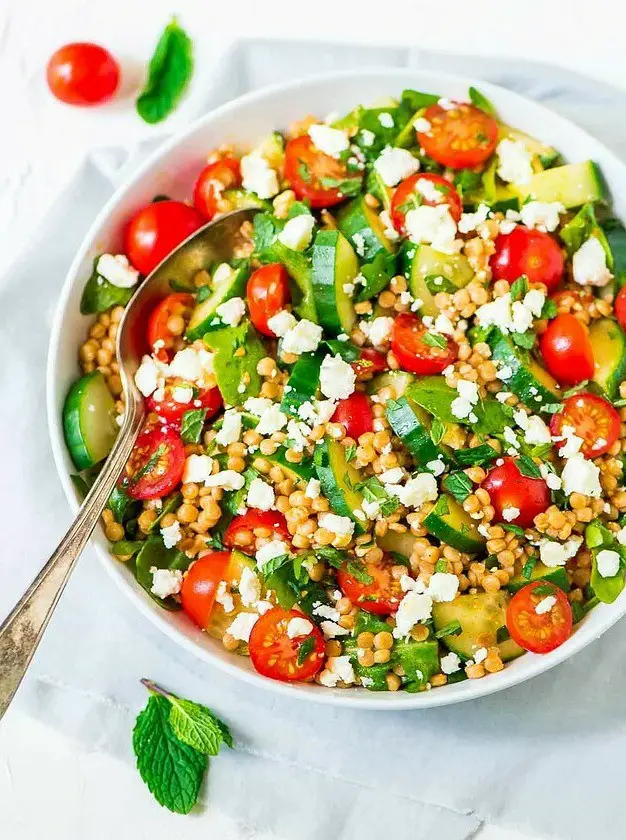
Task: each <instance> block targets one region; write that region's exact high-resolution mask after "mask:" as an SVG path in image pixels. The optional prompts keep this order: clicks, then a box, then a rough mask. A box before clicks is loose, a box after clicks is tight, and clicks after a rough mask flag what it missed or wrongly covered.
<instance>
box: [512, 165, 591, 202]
mask: <svg viewBox="0 0 626 840" xmlns="http://www.w3.org/2000/svg"><path fill="white" fill-rule="evenodd" d="M512 187H513V190H514V191H515V192H516V193H517V194H518V195H519V196H520V198H521V199H526V198H533V199H534V200H535V201H560V202H561V204H563V205H564V206H565V207H567V208H571V207H580V206H581V205H583V204H586V203H587V202H588V201H605V200H606V198H607V192H606V187H605V184H604V179H603V177H602V174H601V172H600V169H599V168H598V166H597V164H595V163H594V162H593V161H592V160H586V161H583V162H581V163H568V164H566V165H565V166H555V167H554V168H553V169H546V170H545V172H538V173H537V174H536V175H533V176H532V177H531V178H530V179H529V180H528V182H527V183H525V184H513V185H512Z"/></svg>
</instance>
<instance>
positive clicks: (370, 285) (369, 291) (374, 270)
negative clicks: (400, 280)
mask: <svg viewBox="0 0 626 840" xmlns="http://www.w3.org/2000/svg"><path fill="white" fill-rule="evenodd" d="M396 263H397V259H396V255H395V254H390V253H387V252H385V251H381V252H380V253H378V254H376V256H375V257H374V259H373V260H372V261H371V262H369V263H365V264H364V265H362V266H361V274H362V276H363V277H364V278H365V285H364V286H361V287H360V291H359V292H358V294H357V295H356V298H355V300H356V302H357V303H362V302H363V301H364V300H369V299H370V298H373V297H376V296H377V295H379V294H380V293H381V292H382V291H383V290H384V289H386V288H387V286H388V285H389V282H390V280H391V278H392V277H394V276H395V275H396V273H397V272H396ZM357 288H359V287H357Z"/></svg>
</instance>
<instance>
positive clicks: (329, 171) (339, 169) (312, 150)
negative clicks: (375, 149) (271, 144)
mask: <svg viewBox="0 0 626 840" xmlns="http://www.w3.org/2000/svg"><path fill="white" fill-rule="evenodd" d="M362 177H363V176H362V174H361V173H360V172H359V173H350V172H348V170H347V169H346V166H345V165H344V164H343V163H342V162H341V161H339V160H337V159H336V158H333V157H330V155H326V154H324V152H320V150H319V149H317V148H316V147H315V145H314V144H313V141H312V140H311V138H310V137H309V136H308V134H303V135H301V136H300V137H294V138H293V140H290V141H289V142H288V143H287V146H286V148H285V178H286V179H287V181H289V183H290V184H291V187H292V189H293V191H294V192H295V194H296V195H297V196H298V198H299V199H306V200H308V202H309V203H310V205H311V207H332V206H333V205H334V204H339V203H340V202H341V201H343V200H344V198H345V196H344V194H343V193H342V191H341V189H340V186H339V185H340V184H341V183H342V182H343V181H356V182H360V181H361V180H362Z"/></svg>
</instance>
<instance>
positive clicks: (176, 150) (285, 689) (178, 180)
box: [47, 69, 626, 710]
mask: <svg viewBox="0 0 626 840" xmlns="http://www.w3.org/2000/svg"><path fill="white" fill-rule="evenodd" d="M470 84H474V85H476V86H477V87H478V88H479V89H480V90H482V91H484V92H485V94H486V95H487V96H488V97H489V98H490V99H491V100H492V102H493V103H494V104H495V106H496V108H497V110H498V113H499V115H500V116H501V118H502V119H503V120H504V121H505V122H507V123H509V124H510V125H513V126H515V127H517V128H520V129H522V130H523V131H525V132H527V133H529V134H531V135H534V136H536V137H538V138H540V139H541V140H542V141H545V142H546V143H549V144H551V145H553V146H555V147H556V148H557V149H559V150H560V151H561V152H562V154H563V155H564V157H565V158H566V159H567V160H570V161H579V160H585V159H587V158H591V159H593V160H595V161H596V162H597V163H599V164H600V167H601V169H602V173H603V175H604V177H605V178H606V180H607V182H608V184H609V186H610V188H611V191H612V194H613V202H614V207H615V211H616V213H617V215H619V216H621V217H622V218H626V167H624V165H623V164H622V163H621V162H620V161H619V160H618V158H617V157H616V156H615V155H614V154H612V153H611V152H610V151H609V150H608V149H606V148H605V147H604V146H603V145H602V144H601V143H599V142H598V141H597V140H596V139H594V138H593V137H591V136H590V135H589V134H587V133H586V132H585V131H583V130H582V129H580V128H578V127H577V126H575V125H573V124H572V123H570V122H568V121H567V120H565V119H563V118H562V117H559V116H557V115H556V114H554V113H552V112H551V111H549V110H547V109H546V108H543V107H542V106H540V105H537V104H536V103H535V102H531V101H529V100H527V99H525V98H523V97H521V96H519V95H517V94H514V93H511V92H510V91H508V90H505V89H503V88H500V87H497V86H494V85H491V84H487V83H486V82H480V81H476V80H472V79H466V78H460V77H456V76H448V75H445V74H443V73H430V72H420V71H410V70H397V69H387V70H386V69H378V70H371V71H358V72H348V73H333V74H332V75H326V76H321V77H316V78H311V79H307V80H305V81H301V82H292V83H290V84H287V85H278V86H275V87H272V88H267V89H265V90H262V91H258V92H255V93H252V94H248V95H246V96H243V97H241V98H239V99H236V100H234V101H233V102H229V103H228V104H226V105H223V106H222V107H220V108H218V109H217V110H215V111H213V112H212V113H210V114H207V115H206V116H205V117H203V118H202V119H201V120H199V121H198V122H196V123H194V124H193V125H192V126H191V127H190V128H189V129H188V130H187V131H185V132H184V133H182V134H179V135H178V136H176V137H174V138H173V139H172V140H170V141H169V142H167V143H165V144H164V145H163V146H162V148H161V149H160V150H159V151H158V152H157V153H156V154H155V155H153V156H152V157H151V158H150V159H149V160H148V161H147V162H146V163H145V164H144V165H143V166H142V167H141V168H140V169H139V170H138V172H136V173H135V175H134V177H133V178H131V179H130V180H129V181H128V182H127V183H126V184H125V185H124V186H122V187H121V188H120V189H118V190H117V192H116V193H115V195H113V196H112V198H111V199H110V200H109V201H108V202H107V204H106V205H105V207H103V209H102V211H101V212H100V214H99V216H98V217H97V219H96V220H95V221H94V223H93V225H92V227H91V229H90V231H89V233H88V234H87V236H86V237H85V240H84V241H83V244H82V245H81V247H80V249H79V251H78V254H77V255H76V258H75V259H74V262H73V263H72V265H71V266H70V269H69V272H68V275H67V278H66V281H65V284H64V286H63V290H62V293H61V297H60V300H59V304H58V307H57V310H56V316H55V320H54V325H53V328H52V336H51V341H50V353H49V360H48V382H47V406H48V424H49V429H50V437H51V441H52V448H53V451H54V457H55V461H56V465H57V469H58V471H59V475H60V478H61V482H62V484H63V488H64V490H65V493H66V495H67V498H68V500H69V502H70V505H71V507H72V509H73V510H74V511H76V510H77V509H78V506H79V500H78V498H77V495H76V491H75V490H74V487H73V485H72V482H71V480H70V478H69V475H70V473H71V472H72V471H73V467H72V464H71V461H70V458H69V455H68V452H67V449H66V447H65V442H64V439H63V430H62V425H61V409H62V405H63V401H64V398H65V395H66V393H67V391H68V388H69V387H70V385H71V383H72V382H73V380H74V379H75V378H76V377H77V376H78V375H79V368H78V364H77V350H78V347H79V345H80V343H81V342H82V340H83V337H84V335H85V333H86V329H87V327H88V324H89V322H90V319H89V318H88V317H84V316H82V315H81V314H80V311H79V302H80V296H81V293H82V290H83V286H84V284H85V282H86V280H87V278H88V276H89V274H90V272H91V267H92V263H93V259H94V257H95V256H96V255H97V254H98V253H102V252H103V251H110V252H113V253H118V252H119V251H120V250H121V242H122V240H121V235H122V233H121V232H122V230H123V228H124V224H125V223H126V222H127V220H128V219H129V217H130V216H131V215H132V214H133V213H134V212H135V211H136V210H138V209H139V208H140V207H142V206H143V205H145V204H146V203H148V202H149V201H150V200H151V199H152V197H153V196H154V195H156V194H158V193H165V194H167V195H170V196H172V197H173V198H180V199H185V198H189V196H190V195H191V188H192V185H193V182H194V179H195V177H196V175H197V173H198V172H199V171H200V169H201V168H202V166H203V164H204V162H205V157H206V154H207V152H208V151H209V150H210V149H212V148H214V147H215V146H218V145H220V144H221V143H235V144H238V145H241V146H243V147H244V148H246V147H249V146H250V145H252V144H254V143H255V142H256V141H258V140H259V139H260V138H261V137H263V136H264V135H266V134H268V133H269V132H270V131H272V130H274V129H276V128H278V129H280V128H284V127H286V126H287V125H289V123H291V122H292V121H293V120H296V119H299V118H301V117H303V116H305V115H307V114H318V115H320V116H323V115H325V114H327V113H329V112H330V111H338V112H340V113H341V112H347V111H349V110H350V109H352V108H353V107H354V106H355V105H357V104H358V103H368V102H373V101H375V100H376V99H379V98H380V97H385V96H390V95H391V96H395V95H399V94H400V92H401V91H402V89H403V88H405V87H411V88H415V89H418V90H425V91H432V92H435V93H438V94H440V95H441V96H446V97H450V98H452V99H461V100H463V99H466V98H467V88H468V86H469V85H470ZM93 541H94V543H95V546H96V550H97V552H98V556H99V557H100V559H101V561H102V563H103V564H104V566H105V568H106V569H107V571H108V572H109V573H110V574H111V575H112V576H113V578H114V579H115V580H116V581H117V582H118V583H119V585H120V588H121V589H122V590H123V591H124V592H125V593H126V594H127V595H128V596H129V597H130V598H131V599H132V600H133V602H134V603H135V604H136V605H137V607H138V608H139V609H140V610H141V611H142V612H143V613H144V614H145V615H146V616H148V617H149V618H150V620H151V621H153V622H154V623H155V624H156V625H157V626H158V627H160V628H161V629H162V630H163V632H165V633H166V634H167V635H168V636H169V637H170V638H172V639H173V640H174V641H176V642H177V643H178V644H180V645H182V646H183V647H185V648H187V649H188V650H190V651H192V652H193V653H195V654H196V655H197V656H198V657H199V658H200V659H203V660H204V661H205V662H207V663H209V664H211V665H213V666H217V667H219V668H222V669H224V670H225V671H228V672H230V673H231V674H234V675H236V676H237V677H240V678H241V679H243V680H246V681H248V682H251V683H254V684H255V685H259V686H264V687H265V688H268V689H270V690H273V691H276V692H280V693H282V694H286V695H289V696H292V697H294V698H300V699H306V700H313V701H317V702H323V703H329V704H331V705H342V706H354V707H361V708H367V709H381V710H391V709H409V708H425V707H428V706H441V705H446V704H448V703H458V702H461V701H463V700H468V699H471V698H475V697H480V696H482V695H486V694H491V693H492V692H494V691H499V690H501V689H503V688H507V687H508V686H511V685H515V684H517V683H520V682H522V681H524V680H527V679H529V678H530V677H533V676H535V675H536V674H540V673H541V672H542V671H546V670H548V668H552V667H553V666H554V665H557V664H558V663H559V662H563V661H564V660H565V659H567V658H568V657H570V656H572V654H574V653H576V652H577V651H579V650H581V649H582V648H584V647H585V646H586V645H588V644H589V643H590V642H591V641H593V639H596V638H598V637H599V636H600V635H601V634H602V633H604V631H605V630H606V629H607V628H609V627H610V626H611V625H612V624H613V623H614V622H615V621H617V619H618V618H620V617H621V616H622V615H623V614H624V612H625V611H626V594H623V595H621V596H620V598H618V599H617V601H616V602H615V603H614V604H611V605H604V604H602V605H600V606H599V607H597V608H596V609H594V610H593V611H592V612H591V613H590V614H589V615H588V616H587V617H586V618H585V620H584V621H583V622H582V623H581V625H579V626H578V628H577V629H576V632H575V633H574V634H573V636H572V637H571V638H570V639H569V640H568V641H567V642H566V643H565V644H564V645H562V646H561V647H560V648H558V649H557V650H555V651H553V652H552V653H550V654H547V655H545V656H538V655H533V654H530V653H529V654H526V655H525V656H522V657H520V658H519V659H517V660H515V661H514V662H512V663H510V664H509V665H507V667H506V668H505V669H504V670H503V671H501V672H500V673H499V674H495V675H490V676H488V677H486V678H485V679H482V680H468V681H465V682H462V683H457V684H455V685H450V686H445V687H443V688H439V689H437V690H436V691H428V692H422V693H420V694H407V693H403V692H397V693H390V692H383V693H373V692H369V691H367V690H365V689H351V690H341V689H328V688H320V687H318V686H316V685H305V684H300V685H289V684H286V683H279V682H275V681H273V680H268V679H265V678H264V677H261V676H260V675H259V674H257V673H256V672H255V671H254V669H253V668H252V665H251V664H250V660H249V659H248V658H247V657H238V656H233V655H232V654H229V653H227V652H226V651H224V649H223V648H222V646H221V645H220V644H219V643H218V642H216V641H215V640H214V639H211V638H210V637H209V636H207V635H206V634H205V633H201V632H200V631H199V630H198V629H197V628H196V627H194V626H193V625H192V624H191V622H190V621H189V620H188V619H187V618H186V617H185V615H184V614H183V613H182V612H180V613H169V612H167V611H165V610H163V609H161V608H159V607H158V606H157V605H156V604H155V603H154V602H153V601H152V600H151V599H150V598H149V597H148V596H147V594H146V593H145V591H144V590H143V589H142V588H141V587H140V586H139V585H138V584H137V582H136V581H135V579H134V578H133V576H132V574H131V573H130V572H129V570H128V569H126V567H125V566H124V564H123V563H120V562H119V561H117V560H115V559H114V558H113V557H112V556H111V555H110V554H109V552H108V550H107V541H106V539H105V537H104V534H103V533H102V531H101V529H98V531H97V532H96V534H95V535H94V537H93Z"/></svg>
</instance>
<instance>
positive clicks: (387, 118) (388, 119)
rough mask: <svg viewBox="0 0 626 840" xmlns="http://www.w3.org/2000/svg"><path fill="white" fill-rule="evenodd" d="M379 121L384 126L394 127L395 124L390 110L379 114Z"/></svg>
mask: <svg viewBox="0 0 626 840" xmlns="http://www.w3.org/2000/svg"><path fill="white" fill-rule="evenodd" d="M378 122H379V123H380V124H381V125H382V127H383V128H393V126H394V121H393V117H392V116H391V114H390V113H389V112H388V111H383V112H382V114H379V115H378Z"/></svg>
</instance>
